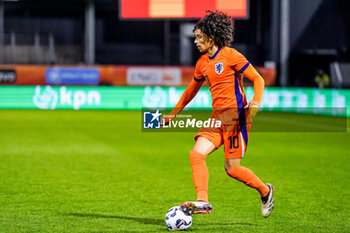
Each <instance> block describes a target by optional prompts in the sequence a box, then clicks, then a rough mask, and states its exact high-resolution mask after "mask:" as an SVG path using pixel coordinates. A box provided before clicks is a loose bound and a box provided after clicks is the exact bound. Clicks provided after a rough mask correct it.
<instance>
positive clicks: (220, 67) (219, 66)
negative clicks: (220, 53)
mask: <svg viewBox="0 0 350 233" xmlns="http://www.w3.org/2000/svg"><path fill="white" fill-rule="evenodd" d="M222 71H224V65H223V64H222V62H218V63H216V64H215V72H216V73H217V74H219V75H220V74H221V73H222Z"/></svg>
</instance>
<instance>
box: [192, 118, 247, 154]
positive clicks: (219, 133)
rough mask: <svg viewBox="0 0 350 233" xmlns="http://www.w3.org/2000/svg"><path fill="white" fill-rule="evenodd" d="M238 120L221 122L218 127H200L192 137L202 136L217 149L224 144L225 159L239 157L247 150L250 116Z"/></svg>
mask: <svg viewBox="0 0 350 233" xmlns="http://www.w3.org/2000/svg"><path fill="white" fill-rule="evenodd" d="M243 117H244V118H245V120H238V121H237V122H236V123H235V124H223V125H222V126H221V127H220V128H202V129H200V130H199V132H198V133H197V134H196V136H195V137H194V139H195V140H196V141H197V139H198V138H199V137H204V138H206V139H208V140H209V141H211V142H212V143H213V144H214V145H215V147H216V148H217V149H218V148H219V147H220V146H221V145H224V147H225V148H224V151H225V158H226V159H240V158H242V157H243V156H244V154H245V152H246V151H247V145H248V135H249V131H250V128H251V123H252V122H251V119H250V116H248V117H245V116H243Z"/></svg>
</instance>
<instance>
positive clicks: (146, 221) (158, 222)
mask: <svg viewBox="0 0 350 233" xmlns="http://www.w3.org/2000/svg"><path fill="white" fill-rule="evenodd" d="M65 215H68V216H74V217H83V218H110V219H121V220H131V221H135V222H138V223H141V224H147V225H157V226H162V227H161V228H158V231H168V230H167V228H166V227H165V223H164V220H163V219H154V218H140V217H127V216H116V215H105V214H84V213H68V214H65ZM195 225H196V227H195V229H193V228H192V229H191V231H198V230H202V229H201V228H202V227H204V228H208V225H210V227H209V230H215V229H216V230H224V229H223V228H222V227H233V226H235V227H239V226H246V227H247V226H250V227H258V226H260V225H258V224H253V223H244V222H231V223H230V222H225V223H208V224H195ZM220 226H221V227H220ZM198 228H199V229H198Z"/></svg>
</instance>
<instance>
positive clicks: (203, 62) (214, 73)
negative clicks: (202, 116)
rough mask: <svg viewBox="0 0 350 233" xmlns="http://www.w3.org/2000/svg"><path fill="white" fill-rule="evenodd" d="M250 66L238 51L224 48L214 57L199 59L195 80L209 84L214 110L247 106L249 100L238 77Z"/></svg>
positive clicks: (205, 56) (205, 55) (206, 56)
mask: <svg viewBox="0 0 350 233" xmlns="http://www.w3.org/2000/svg"><path fill="white" fill-rule="evenodd" d="M249 64H250V63H249V62H248V60H247V59H246V58H245V57H244V56H243V55H242V54H241V53H239V52H238V51H237V50H235V49H233V48H229V47H223V48H221V49H218V50H217V52H216V53H215V54H214V55H213V56H212V57H210V56H209V55H208V53H206V54H204V55H203V56H201V57H200V58H199V59H198V61H197V64H196V69H195V73H194V80H195V81H197V82H201V81H204V80H206V81H207V82H208V84H209V86H210V92H211V96H212V101H213V103H212V106H213V108H214V109H215V108H221V107H225V108H227V107H229V108H236V109H237V108H242V107H243V106H245V105H246V104H247V100H246V98H245V94H244V90H243V87H242V86H241V85H240V83H239V80H238V76H239V73H243V72H244V70H245V69H246V68H247V67H248V66H249Z"/></svg>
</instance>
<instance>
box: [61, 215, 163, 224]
mask: <svg viewBox="0 0 350 233" xmlns="http://www.w3.org/2000/svg"><path fill="white" fill-rule="evenodd" d="M66 215H68V216H75V217H84V218H114V219H122V220H131V221H135V222H138V223H142V224H149V225H161V226H165V223H164V220H163V219H154V218H138V217H126V216H116V215H105V214H84V213H68V214H66Z"/></svg>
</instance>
